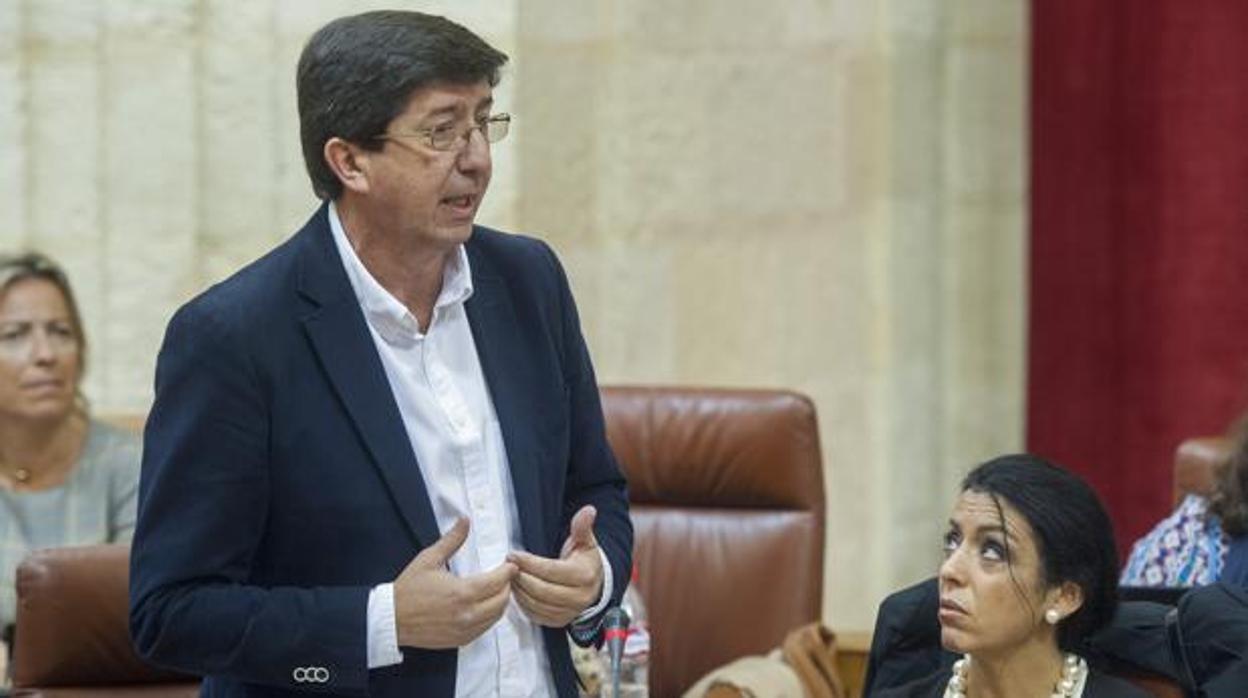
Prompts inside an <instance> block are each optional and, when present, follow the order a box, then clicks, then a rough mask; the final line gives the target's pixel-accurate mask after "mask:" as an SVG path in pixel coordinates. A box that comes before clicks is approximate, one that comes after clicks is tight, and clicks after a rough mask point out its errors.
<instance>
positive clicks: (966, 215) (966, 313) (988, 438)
mask: <svg viewBox="0 0 1248 698" xmlns="http://www.w3.org/2000/svg"><path fill="white" fill-rule="evenodd" d="M1024 217H1025V208H1024V206H1023V205H1022V203H1021V202H1020V201H1018V200H1013V201H1011V200H1009V199H1001V200H999V201H995V202H992V203H988V204H975V203H953V204H950V205H949V206H948V207H947V208H946V212H945V220H946V225H945V230H946V239H947V244H948V245H949V246H950V247H951V248H953V249H956V250H957V254H947V255H944V256H942V257H941V262H942V264H943V267H944V269H943V275H944V278H945V292H944V295H945V299H946V300H945V305H946V308H947V314H948V316H949V317H950V318H951V320H952V327H951V330H952V331H950V332H947V333H946V334H945V338H944V344H945V351H944V352H943V355H944V359H945V371H946V372H947V373H948V374H949V375H950V377H951V380H952V381H953V382H954V383H955V384H957V385H959V386H961V390H959V391H957V392H950V393H948V394H947V395H946V400H945V405H944V408H943V413H944V414H946V415H948V418H947V419H946V420H945V425H946V426H945V431H946V433H947V434H948V438H947V439H946V446H945V454H944V461H945V466H946V482H947V483H948V484H949V486H952V485H953V484H954V483H956V482H957V481H958V480H959V479H960V478H961V476H962V475H964V474H965V472H966V471H967V470H969V469H970V467H971V466H973V465H975V464H977V463H979V462H981V461H983V460H985V459H987V458H990V457H992V456H995V455H1000V454H1002V453H1009V452H1015V451H1019V450H1021V449H1022V448H1023V445H1024V424H1023V415H1024V407H1025V406H1024V404H1023V398H1024V395H1025V389H1024V388H1025V383H1026V335H1027V327H1026V325H1027V315H1026V313H1025V312H1021V309H1024V308H1026V307H1027V300H1026V296H1027V262H1026V236H1025V235H1024V234H1023V231H1024Z"/></svg>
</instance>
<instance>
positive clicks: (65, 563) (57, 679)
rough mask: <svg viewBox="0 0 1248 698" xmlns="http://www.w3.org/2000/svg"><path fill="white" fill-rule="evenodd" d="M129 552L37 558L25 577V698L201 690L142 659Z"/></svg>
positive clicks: (20, 576)
mask: <svg viewBox="0 0 1248 698" xmlns="http://www.w3.org/2000/svg"><path fill="white" fill-rule="evenodd" d="M129 580H130V549H129V547H128V546H125V545H93V546H85V547H77V548H56V549H49V550H39V551H36V552H34V553H31V554H30V555H29V556H27V557H26V559H25V560H23V561H22V564H21V565H20V566H19V567H18V570H17V629H16V630H15V631H14V633H15V634H14V646H13V686H14V692H15V694H16V695H19V696H48V697H49V698H129V697H134V698H139V697H144V698H165V697H170V698H175V697H177V698H181V697H187V698H189V697H191V696H197V695H199V682H198V681H197V680H196V679H194V678H191V677H186V676H181V675H178V674H174V673H170V672H167V671H162V670H159V669H156V668H153V667H151V666H149V665H147V664H145V663H143V661H142V660H140V659H139V658H138V656H137V655H136V654H135V652H134V648H133V646H132V645H131V643H130V633H129V630H128V627H129V626H128V621H127V618H128V613H129V610H128V600H127V599H128V596H127V595H128V590H127V586H128V584H129Z"/></svg>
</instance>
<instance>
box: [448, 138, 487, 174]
mask: <svg viewBox="0 0 1248 698" xmlns="http://www.w3.org/2000/svg"><path fill="white" fill-rule="evenodd" d="M466 138H467V139H468V140H467V142H466V143H464V147H463V149H461V150H460V151H459V158H458V159H457V160H456V161H455V165H456V167H458V168H459V169H460V171H463V172H470V171H473V170H479V169H482V168H484V167H487V166H489V164H490V142H489V141H488V140H486V138H485V132H484V131H483V130H481V129H479V128H474V129H472V130H471V131H469V132H468V135H467V136H466Z"/></svg>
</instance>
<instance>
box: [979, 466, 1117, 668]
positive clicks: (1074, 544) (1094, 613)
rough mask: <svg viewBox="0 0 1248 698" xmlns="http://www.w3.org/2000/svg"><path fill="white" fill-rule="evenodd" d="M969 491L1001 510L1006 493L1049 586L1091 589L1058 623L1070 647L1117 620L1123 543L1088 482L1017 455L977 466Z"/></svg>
mask: <svg viewBox="0 0 1248 698" xmlns="http://www.w3.org/2000/svg"><path fill="white" fill-rule="evenodd" d="M962 489H963V491H967V490H969V491H972V492H979V493H982V494H986V495H988V496H990V497H992V500H993V501H994V502H995V503H996V504H997V507H998V511H1000V510H1001V509H1000V507H1001V501H1000V500H1001V499H1004V500H1005V501H1006V502H1008V503H1009V504H1010V506H1012V507H1013V508H1014V509H1015V510H1016V511H1017V512H1018V513H1019V514H1020V515H1021V516H1022V517H1023V518H1024V519H1026V520H1027V523H1028V524H1029V525H1030V526H1031V530H1032V532H1033V533H1034V535H1035V540H1036V549H1037V551H1038V552H1039V557H1040V569H1041V574H1042V579H1041V581H1042V582H1043V583H1044V585H1045V586H1046V587H1053V586H1056V585H1058V584H1061V583H1063V582H1072V583H1074V584H1076V585H1078V586H1079V588H1080V589H1082V590H1083V605H1082V606H1080V607H1079V610H1077V611H1075V612H1074V613H1072V614H1070V615H1069V616H1067V617H1066V618H1065V619H1063V620H1062V622H1061V623H1060V624H1059V625H1058V629H1057V644H1058V646H1059V647H1061V649H1062V650H1064V651H1068V652H1069V651H1076V650H1078V649H1079V647H1080V645H1081V643H1082V642H1083V641H1084V639H1085V638H1087V636H1088V635H1090V634H1092V633H1093V632H1095V631H1097V630H1099V629H1100V628H1102V627H1104V626H1105V625H1106V624H1107V623H1109V621H1110V618H1112V617H1113V615H1114V608H1115V606H1116V605H1117V603H1118V549H1117V548H1116V547H1115V545H1114V529H1113V525H1112V524H1111V523H1110V521H1109V515H1108V514H1106V513H1105V507H1104V506H1103V505H1102V504H1101V500H1100V499H1098V498H1097V496H1096V493H1095V492H1093V491H1092V488H1091V487H1089V486H1088V484H1087V483H1086V482H1084V481H1083V480H1082V479H1080V478H1079V477H1078V476H1076V475H1074V474H1073V473H1071V472H1069V471H1067V470H1064V469H1063V468H1060V467H1058V466H1056V465H1054V464H1052V463H1050V462H1048V461H1046V460H1044V459H1043V458H1039V457H1037V456H1033V455H1029V454H1015V455H1008V456H1001V457H998V458H994V459H992V460H990V461H988V462H987V463H984V464H982V465H980V466H978V467H976V468H975V469H974V470H972V471H971V472H970V473H969V474H968V475H967V476H966V479H965V480H963V481H962ZM1004 523H1005V522H1004V519H1003V520H1002V525H1004ZM1006 559H1007V560H1009V559H1010V556H1009V555H1008V553H1007V556H1006ZM1011 573H1012V568H1011Z"/></svg>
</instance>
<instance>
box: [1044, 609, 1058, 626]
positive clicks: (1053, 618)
mask: <svg viewBox="0 0 1248 698" xmlns="http://www.w3.org/2000/svg"><path fill="white" fill-rule="evenodd" d="M1061 619H1062V614H1060V613H1058V612H1057V609H1056V608H1050V609H1049V610H1047V611H1045V612H1044V620H1045V621H1047V622H1048V624H1049V625H1057V621H1059V620H1061Z"/></svg>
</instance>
